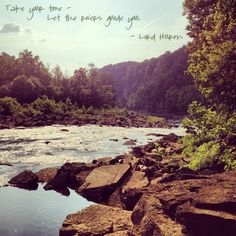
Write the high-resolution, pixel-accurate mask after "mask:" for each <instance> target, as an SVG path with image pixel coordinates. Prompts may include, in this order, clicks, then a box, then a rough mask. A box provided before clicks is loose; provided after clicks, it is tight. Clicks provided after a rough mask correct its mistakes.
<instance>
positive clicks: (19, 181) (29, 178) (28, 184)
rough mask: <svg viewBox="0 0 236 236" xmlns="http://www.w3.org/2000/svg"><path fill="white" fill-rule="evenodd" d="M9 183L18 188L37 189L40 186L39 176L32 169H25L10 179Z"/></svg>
mask: <svg viewBox="0 0 236 236" xmlns="http://www.w3.org/2000/svg"><path fill="white" fill-rule="evenodd" d="M9 184H11V185H12V186H15V187H18V188H24V189H29V190H36V189H37V188H38V176H37V175H36V174H34V173H33V172H32V171H30V170H25V171H23V172H21V173H20V174H18V175H16V176H15V177H13V178H12V179H10V181H9Z"/></svg>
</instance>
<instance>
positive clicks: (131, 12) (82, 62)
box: [0, 0, 189, 74]
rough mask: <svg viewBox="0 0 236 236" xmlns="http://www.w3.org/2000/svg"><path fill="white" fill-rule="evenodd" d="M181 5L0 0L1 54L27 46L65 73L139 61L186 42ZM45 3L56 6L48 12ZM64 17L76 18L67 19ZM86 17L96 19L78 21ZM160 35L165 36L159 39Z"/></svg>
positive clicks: (134, 0)
mask: <svg viewBox="0 0 236 236" xmlns="http://www.w3.org/2000/svg"><path fill="white" fill-rule="evenodd" d="M182 4H183V2H182V1H180V0H148V1H145V0H128V1H127V0H51V1H50V2H48V1H46V0H32V1H30V0H27V1H25V0H8V1H7V0H0V52H6V53H8V54H10V55H15V56H17V55H18V54H19V52H21V51H23V50H24V49H28V50H30V51H32V52H33V54H34V55H39V57H40V59H41V60H42V61H43V62H44V64H46V65H48V66H50V67H51V68H52V67H54V66H55V65H60V66H61V68H62V69H63V70H64V71H67V72H68V73H69V74H71V73H73V71H74V70H75V69H78V68H80V67H86V66H87V65H88V64H89V63H91V62H93V63H94V64H95V65H96V66H97V67H102V66H105V65H108V64H115V63H119V62H124V61H139V62H141V61H143V60H146V59H150V58H153V57H158V56H160V55H161V54H163V53H165V52H166V51H174V50H176V49H178V48H179V47H181V46H182V45H184V44H186V43H187V42H188V41H189V38H188V36H187V35H186V30H185V29H186V25H187V19H186V18H185V17H184V16H183V14H182V12H183V9H182ZM16 5H17V6H18V10H17V12H16V11H15V9H16ZM50 5H51V6H52V7H56V8H54V9H53V10H52V9H51V10H52V11H51V12H50V8H49V7H50ZM22 7H24V8H23V9H22ZM58 15H59V16H58ZM66 15H70V16H71V17H77V18H76V19H75V21H72V20H70V21H69V22H68V21H66V18H65V17H66ZM86 16H87V17H88V16H90V18H89V19H91V17H93V16H95V17H97V18H98V17H101V18H100V20H99V18H98V19H97V20H96V21H95V22H93V21H91V20H88V21H86V20H84V21H83V22H81V17H86ZM119 16H120V17H119ZM122 17H123V18H122ZM31 18H32V19H31ZM53 18H54V20H53ZM93 18H94V17H93ZM129 19H133V20H132V26H131V21H129ZM110 20H111V21H110ZM119 20H120V21H119ZM161 34H165V35H168V37H169V39H168V38H165V39H163V38H162V39H161V40H160V35H161ZM146 35H148V36H149V39H148V40H147V39H145V36H146ZM171 37H172V38H171ZM170 38H171V39H170Z"/></svg>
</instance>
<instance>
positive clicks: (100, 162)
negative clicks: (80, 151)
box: [92, 157, 113, 166]
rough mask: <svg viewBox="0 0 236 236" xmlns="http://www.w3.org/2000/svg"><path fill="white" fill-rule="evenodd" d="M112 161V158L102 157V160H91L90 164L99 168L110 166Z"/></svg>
mask: <svg viewBox="0 0 236 236" xmlns="http://www.w3.org/2000/svg"><path fill="white" fill-rule="evenodd" d="M112 160H113V158H112V157H103V158H99V159H96V160H93V161H92V163H93V164H97V165H100V166H101V165H110V164H111V163H112Z"/></svg>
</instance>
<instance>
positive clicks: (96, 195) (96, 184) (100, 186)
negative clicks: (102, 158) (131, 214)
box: [78, 164, 130, 202]
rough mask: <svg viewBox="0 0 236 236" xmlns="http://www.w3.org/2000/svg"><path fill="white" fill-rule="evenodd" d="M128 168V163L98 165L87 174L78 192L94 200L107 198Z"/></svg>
mask: <svg viewBox="0 0 236 236" xmlns="http://www.w3.org/2000/svg"><path fill="white" fill-rule="evenodd" d="M129 170H130V165H129V164H119V165H110V166H101V167H98V168H96V169H94V170H93V171H92V172H91V173H90V174H89V175H88V177H87V178H86V180H85V182H84V184H83V185H82V186H81V187H80V188H79V189H78V193H79V194H81V195H83V196H84V197H86V198H87V199H89V200H93V201H96V202H99V201H100V200H102V199H104V198H108V197H109V196H110V194H111V193H112V191H113V190H115V188H116V186H117V185H118V184H119V182H120V181H121V180H122V178H123V177H124V176H125V175H126V174H127V172H128V171H129Z"/></svg>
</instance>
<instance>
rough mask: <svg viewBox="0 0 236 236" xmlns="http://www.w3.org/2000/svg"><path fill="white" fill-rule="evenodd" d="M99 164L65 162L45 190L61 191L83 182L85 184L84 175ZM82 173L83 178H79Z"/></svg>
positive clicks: (76, 186) (75, 186)
mask: <svg viewBox="0 0 236 236" xmlns="http://www.w3.org/2000/svg"><path fill="white" fill-rule="evenodd" d="M96 166H97V165H95V164H85V163H77V162H75V163H66V164H64V165H63V166H62V167H61V168H60V169H59V170H58V171H57V173H56V175H55V176H54V178H52V179H51V180H50V181H49V182H48V183H47V184H46V185H45V186H44V189H45V190H56V191H59V192H61V190H63V189H66V188H67V187H70V188H73V189H76V188H78V187H79V186H80V185H81V184H83V176H84V173H82V172H84V171H85V172H86V176H87V175H88V172H89V173H90V172H91V171H92V170H93V169H94V168H95V167H96ZM79 174H81V178H79V176H78V175H79Z"/></svg>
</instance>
